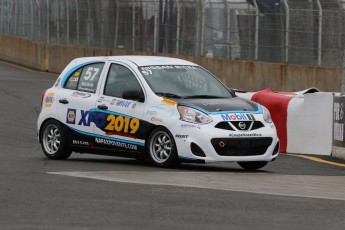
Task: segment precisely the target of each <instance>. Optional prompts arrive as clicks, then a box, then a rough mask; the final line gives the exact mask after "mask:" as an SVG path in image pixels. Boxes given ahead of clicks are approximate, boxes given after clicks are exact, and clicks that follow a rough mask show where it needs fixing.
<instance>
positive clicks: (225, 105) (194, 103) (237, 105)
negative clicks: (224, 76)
mask: <svg viewBox="0 0 345 230" xmlns="http://www.w3.org/2000/svg"><path fill="white" fill-rule="evenodd" d="M174 100H175V101H177V102H178V103H179V104H180V105H186V106H190V107H197V108H199V109H202V110H204V111H207V112H222V111H224V112H229V111H237V112H238V111H251V112H256V111H258V104H257V103H255V102H253V101H250V100H248V99H244V98H239V97H234V98H215V99H204V98H202V99H174Z"/></svg>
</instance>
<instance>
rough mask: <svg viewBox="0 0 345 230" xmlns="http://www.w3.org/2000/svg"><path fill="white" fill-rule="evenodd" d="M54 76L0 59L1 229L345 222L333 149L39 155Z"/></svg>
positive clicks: (332, 225) (343, 180) (344, 195)
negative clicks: (314, 156) (254, 160)
mask: <svg viewBox="0 0 345 230" xmlns="http://www.w3.org/2000/svg"><path fill="white" fill-rule="evenodd" d="M56 78H57V75H56V74H50V73H42V72H37V71H33V70H28V69H25V68H22V67H18V66H14V65H11V64H8V63H4V62H0V114H1V115H0V230H1V229H19V230H21V229H72V230H79V229H82V230H84V229H280V230H282V229H294V230H296V229H313V230H316V229H322V230H324V229H345V162H344V161H341V160H336V159H332V158H329V157H322V159H324V160H326V163H320V162H316V161H312V160H310V159H304V158H300V157H296V156H292V155H282V154H281V155H280V156H279V158H278V159H277V160H276V161H275V162H272V163H271V164H269V165H268V166H266V167H265V168H264V169H263V170H261V171H258V172H254V173H250V172H246V171H244V170H242V169H241V168H240V167H239V166H237V164H234V163H218V164H207V165H182V166H180V167H178V168H175V169H160V168H154V167H151V166H150V165H147V164H143V163H140V162H137V161H135V160H132V159H124V158H116V157H102V156H96V155H86V154H83V155H81V154H72V156H71V158H70V159H69V160H66V161H53V160H49V159H47V158H45V157H44V155H43V153H42V151H41V148H40V146H39V144H38V143H37V138H36V121H37V116H38V113H39V110H40V102H41V96H42V92H43V90H44V89H46V88H48V87H50V86H51V85H53V82H54V81H55V79H56ZM327 161H331V162H336V163H337V165H331V164H328V163H327Z"/></svg>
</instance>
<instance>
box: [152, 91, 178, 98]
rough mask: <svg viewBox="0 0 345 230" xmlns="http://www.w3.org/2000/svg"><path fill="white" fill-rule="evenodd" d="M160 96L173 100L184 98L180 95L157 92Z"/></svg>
mask: <svg viewBox="0 0 345 230" xmlns="http://www.w3.org/2000/svg"><path fill="white" fill-rule="evenodd" d="M156 94H157V95H158V96H163V97H171V98H183V97H181V96H179V95H176V94H173V93H164V92H157V93H156Z"/></svg>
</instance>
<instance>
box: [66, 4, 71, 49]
mask: <svg viewBox="0 0 345 230" xmlns="http://www.w3.org/2000/svg"><path fill="white" fill-rule="evenodd" d="M65 3H66V5H67V7H66V8H65V9H66V16H67V19H66V20H67V21H66V24H67V25H66V43H67V44H69V36H70V34H69V33H70V29H69V21H70V17H69V13H70V10H71V6H70V1H69V0H67V1H65Z"/></svg>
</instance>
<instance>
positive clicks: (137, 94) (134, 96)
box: [122, 90, 145, 102]
mask: <svg viewBox="0 0 345 230" xmlns="http://www.w3.org/2000/svg"><path fill="white" fill-rule="evenodd" d="M122 98H123V99H126V100H132V101H138V102H144V101H145V98H144V95H143V93H142V92H141V91H140V90H125V91H123V94H122Z"/></svg>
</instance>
